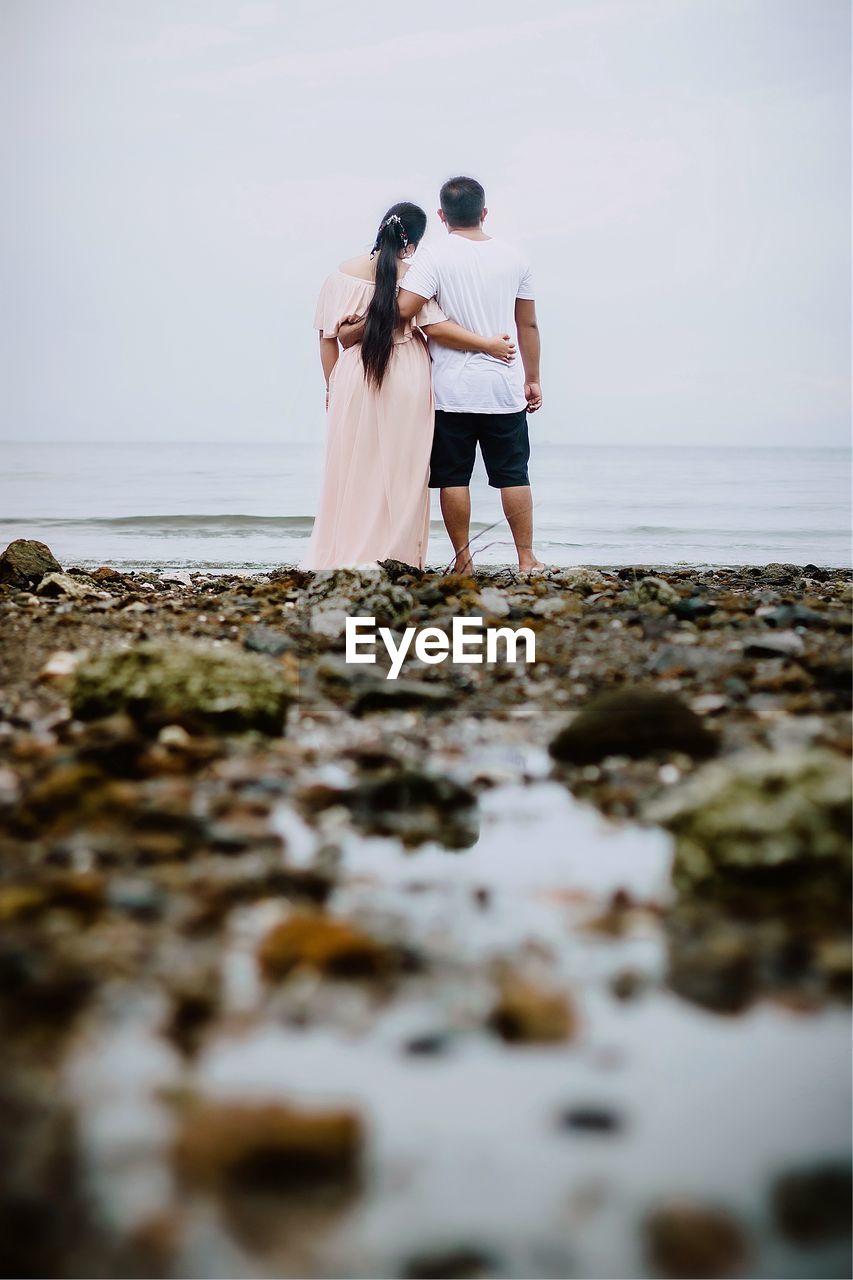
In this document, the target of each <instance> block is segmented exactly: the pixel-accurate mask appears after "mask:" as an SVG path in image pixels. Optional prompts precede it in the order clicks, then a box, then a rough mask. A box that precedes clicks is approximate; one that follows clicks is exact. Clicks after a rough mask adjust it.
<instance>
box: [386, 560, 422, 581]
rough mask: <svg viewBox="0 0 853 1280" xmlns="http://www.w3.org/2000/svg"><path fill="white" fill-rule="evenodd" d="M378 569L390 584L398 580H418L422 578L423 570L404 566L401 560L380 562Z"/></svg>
mask: <svg viewBox="0 0 853 1280" xmlns="http://www.w3.org/2000/svg"><path fill="white" fill-rule="evenodd" d="M379 567H380V568H381V569H382V570H384V572H385V573H386V574H387V576H388V577H389V578H390V579H391V581H392V582H396V581H397V579H398V578H416V579H418V578H422V577H423V576H424V571H423V569H416V568H415V566H414V565H413V564H406V563H405V562H404V561H403V560H380V561H379Z"/></svg>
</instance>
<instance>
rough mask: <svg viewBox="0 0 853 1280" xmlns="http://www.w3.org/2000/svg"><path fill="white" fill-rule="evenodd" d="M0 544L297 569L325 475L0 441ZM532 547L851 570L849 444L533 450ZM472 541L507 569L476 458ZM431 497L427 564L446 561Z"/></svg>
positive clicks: (224, 455)
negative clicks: (25, 542)
mask: <svg viewBox="0 0 853 1280" xmlns="http://www.w3.org/2000/svg"><path fill="white" fill-rule="evenodd" d="M0 459H1V460H2V461H0V546H5V544H6V543H7V542H9V541H11V540H12V539H13V538H37V539H39V540H41V541H42V542H46V543H47V544H48V545H49V546H50V548H51V549H52V551H53V552H54V554H55V555H56V556H57V558H58V559H59V560H60V561H61V562H62V563H63V564H64V565H65V566H66V567H68V566H72V565H80V566H82V567H94V566H97V565H101V564H109V565H113V566H115V567H117V568H122V569H133V568H135V569H149V570H152V571H154V570H165V569H200V570H207V571H210V572H218V571H222V572H227V571H229V570H239V571H243V572H258V573H263V572H264V571H267V570H270V569H272V568H274V567H276V566H279V565H292V564H298V563H299V561H300V560H301V558H302V556H303V555H304V553H305V550H306V546H307V540H308V536H309V534H310V532H311V524H312V517H313V513H314V511H315V510H316V507H317V502H318V496H319V489H320V479H321V474H322V462H323V450H322V443H321V442H320V441H312V442H307V443H293V442H291V441H282V442H281V443H270V442H265V443H253V442H252V441H249V440H247V441H244V442H240V443H229V444H224V443H210V444H208V443H180V442H170V443H160V442H150V443H145V442H135V443H123V444H119V443H109V444H104V443H90V444H87V443H56V444H45V443H33V442H18V443H12V444H3V445H0ZM531 483H532V485H533V489H534V498H535V502H536V548H537V551H538V553H539V555H540V557H541V558H542V559H543V560H544V561H546V562H548V563H550V564H553V565H560V566H570V565H623V564H631V565H657V566H661V567H663V566H673V565H679V564H685V565H697V566H713V565H761V564H767V563H769V562H772V561H781V562H784V563H790V564H799V565H806V564H816V565H819V566H822V567H846V566H848V565H850V564H851V542H850V450H849V449H825V448H821V449H807V448H729V447H698V446H697V447H693V446H680V447H669V446H649V447H639V446H638V447H625V446H621V445H620V446H596V445H573V444H541V443H539V444H536V445H534V450H533V457H532V459H531ZM472 505H473V515H474V519H473V522H472V543H473V549H474V553H475V558H476V561H477V562H478V563H480V564H483V565H500V564H511V563H512V562H513V548H512V540H511V537H510V533H509V529H508V527H507V524H506V521H505V520H504V518H503V516H502V513H501V508H500V501H499V497H498V494H497V492H496V491H495V490H493V489H489V488H488V486H487V484H486V478H485V475H484V473H483V471H482V466H481V463H480V462H479V460H478V467H477V471H476V473H475V476H474V479H473V481H472ZM451 555H452V552H451V547H450V544H449V542H448V539H447V536H446V534H445V532H444V528H443V526H442V523H441V517H440V512H439V509H438V498H437V495H436V494H433V495H432V523H431V534H430V545H429V557H428V563H429V564H430V565H431V566H436V567H441V566H443V565H445V564H447V563H449V561H450V560H451Z"/></svg>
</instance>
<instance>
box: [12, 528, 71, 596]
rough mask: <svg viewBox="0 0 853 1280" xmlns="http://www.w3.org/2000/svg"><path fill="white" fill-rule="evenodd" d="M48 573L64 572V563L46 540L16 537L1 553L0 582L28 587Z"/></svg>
mask: <svg viewBox="0 0 853 1280" xmlns="http://www.w3.org/2000/svg"><path fill="white" fill-rule="evenodd" d="M46 573H62V565H61V564H60V563H59V561H58V560H57V559H56V557H55V556H54V554H53V552H52V551H51V549H50V547H48V546H47V545H46V544H45V543H44V542H36V541H34V540H33V539H30V538H16V540H15V541H14V542H10V543H9V545H8V547H7V548H6V550H5V551H4V552H3V554H2V555H0V583H8V584H9V585H10V586H16V587H27V586H30V585H32V584H33V583H35V582H38V581H39V580H40V579H41V578H42V577H43V576H44V575H45V574H46Z"/></svg>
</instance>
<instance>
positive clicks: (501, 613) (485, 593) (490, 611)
mask: <svg viewBox="0 0 853 1280" xmlns="http://www.w3.org/2000/svg"><path fill="white" fill-rule="evenodd" d="M480 607H481V609H482V610H483V613H484V614H486V616H488V617H492V618H505V617H506V616H507V614H508V613H509V609H510V606H509V602H508V600H507V598H506V596H505V595H504V593H503V592H502V591H498V590H497V588H496V587H484V588H483V590H482V591H481V592H480Z"/></svg>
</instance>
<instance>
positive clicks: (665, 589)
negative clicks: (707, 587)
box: [634, 577, 681, 609]
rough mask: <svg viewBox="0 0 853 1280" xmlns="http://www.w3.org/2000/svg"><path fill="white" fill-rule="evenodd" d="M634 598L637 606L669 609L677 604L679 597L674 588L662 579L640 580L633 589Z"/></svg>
mask: <svg viewBox="0 0 853 1280" xmlns="http://www.w3.org/2000/svg"><path fill="white" fill-rule="evenodd" d="M634 597H635V599H636V601H637V604H639V605H641V606H642V605H648V604H660V605H663V606H664V608H666V609H670V608H672V606H673V605H675V604H678V602H679V600H680V599H681V596H680V595H679V593H678V592H677V591H676V589H675V587H673V586H671V585H670V583H668V582H667V581H666V580H665V579H664V578H652V577H649V578H641V579H640V581H639V582H638V583H637V586H636V587H635V588H634Z"/></svg>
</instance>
